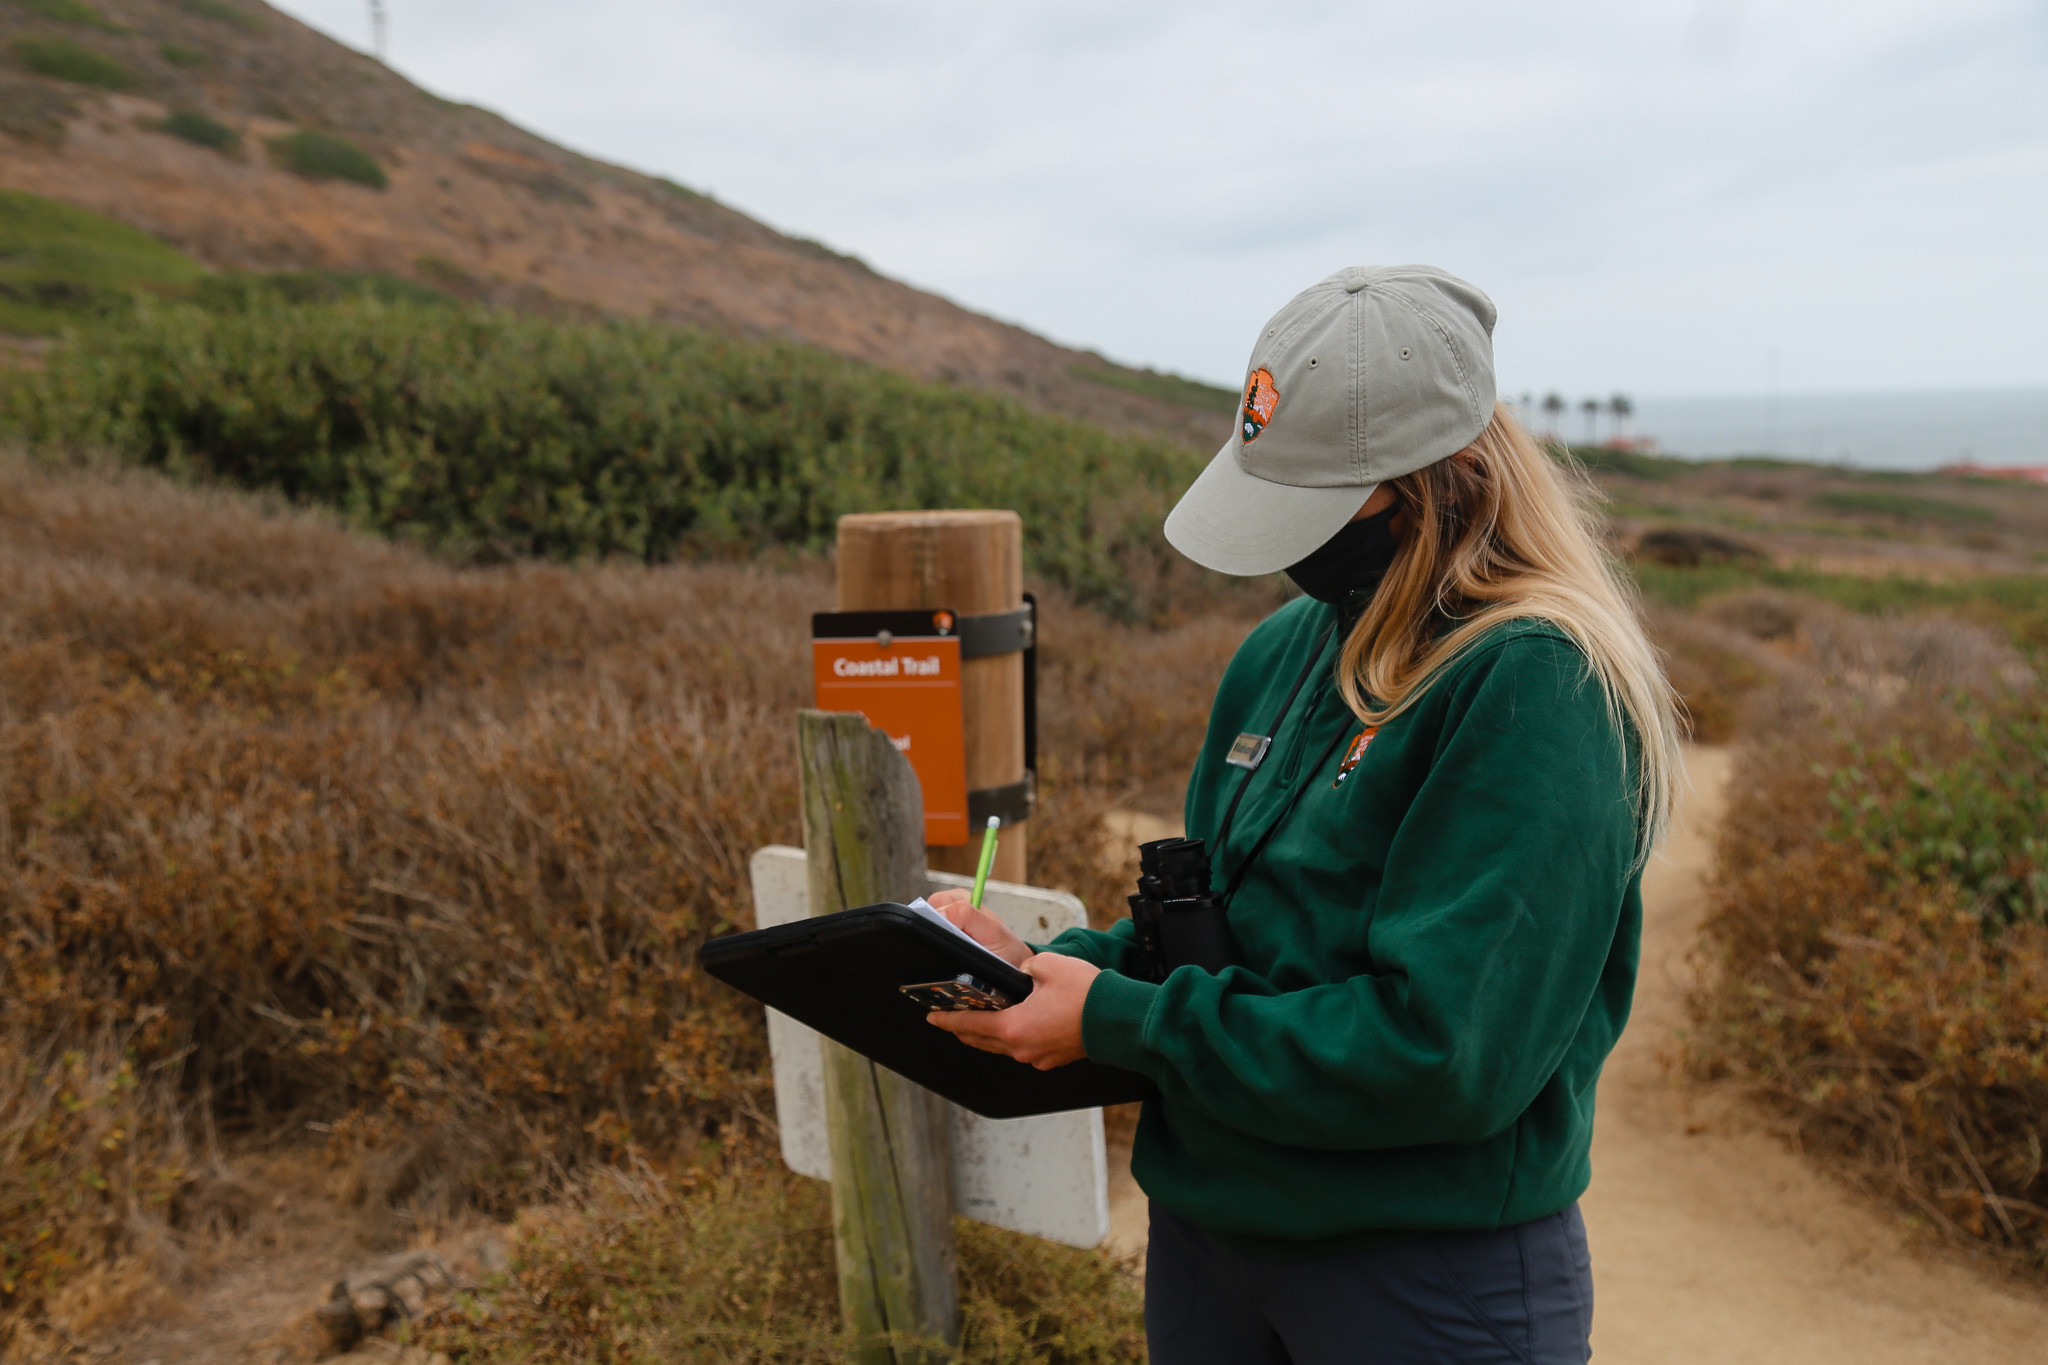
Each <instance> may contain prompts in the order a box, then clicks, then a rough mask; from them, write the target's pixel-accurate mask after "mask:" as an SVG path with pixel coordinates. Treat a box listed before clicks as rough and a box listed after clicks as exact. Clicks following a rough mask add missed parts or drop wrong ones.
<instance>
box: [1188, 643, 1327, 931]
mask: <svg viewBox="0 0 2048 1365" xmlns="http://www.w3.org/2000/svg"><path fill="white" fill-rule="evenodd" d="M1336 633H1337V623H1336V622H1335V621H1332V622H1331V623H1330V624H1329V626H1328V628H1327V629H1325V630H1324V631H1323V634H1322V638H1320V639H1318V640H1317V641H1316V647H1315V648H1314V649H1312V650H1310V651H1309V656H1308V664H1307V666H1306V667H1304V668H1303V669H1302V670H1301V676H1300V677H1298V678H1296V679H1295V680H1294V686H1292V687H1290V688H1288V689H1287V700H1286V701H1283V702H1281V703H1280V714H1279V715H1277V716H1275V717H1273V724H1272V725H1271V726H1270V727H1269V728H1268V729H1267V731H1266V733H1267V734H1268V735H1271V736H1272V737H1273V738H1274V739H1276V740H1277V739H1278V738H1279V737H1280V727H1281V726H1282V725H1285V724H1286V723H1287V713H1288V712H1289V711H1291V710H1293V709H1294V699H1295V698H1296V697H1298V696H1300V695H1301V688H1302V684H1304V683H1306V682H1307V681H1308V679H1309V674H1311V673H1313V672H1315V671H1316V665H1317V664H1319V663H1321V662H1322V659H1323V650H1324V649H1325V648H1326V647H1327V646H1328V645H1329V643H1330V637H1331V636H1333V635H1335V634H1336ZM1340 733H1341V732H1340ZM1324 757H1328V755H1325V756H1324ZM1263 766H1265V765H1264V764H1261V765H1260V767H1263ZM1322 766H1323V760H1322V759H1321V758H1319V759H1317V760H1316V762H1315V767H1314V768H1311V769H1309V771H1310V772H1314V771H1315V768H1320V767H1322ZM1258 775H1259V770H1258V768H1252V769H1249V770H1247V771H1246V773H1245V775H1244V776H1243V777H1242V778H1241V779H1239V781H1238V784H1237V790H1236V791H1235V792H1233V793H1232V794H1231V797H1230V804H1229V806H1227V807H1225V808H1224V811H1223V823H1222V824H1221V825H1220V826H1218V828H1217V831H1216V842H1215V844H1214V845H1213V847H1214V848H1215V850H1216V858H1217V861H1219V862H1220V861H1222V859H1223V849H1224V843H1225V841H1227V840H1228V839H1229V838H1230V827H1231V825H1232V823H1233V822H1235V821H1236V819H1237V808H1238V805H1239V804H1240V803H1241V802H1242V801H1243V800H1244V794H1245V792H1246V791H1247V790H1249V789H1250V787H1251V785H1252V779H1253V778H1255V777H1257V776H1258ZM1306 785H1307V784H1306V783H1304V784H1303V786H1304V787H1306ZM1300 795H1301V793H1300V792H1298V791H1297V792H1296V793H1295V799H1299V798H1300ZM1293 809H1294V800H1289V801H1288V803H1287V807H1286V809H1285V810H1282V811H1281V812H1280V819H1281V820H1285V819H1286V818H1287V815H1288V812H1289V811H1292V810H1293ZM1279 827H1280V826H1279V821H1275V822H1274V823H1273V825H1272V826H1271V827H1270V828H1268V829H1267V830H1266V832H1265V833H1264V834H1262V835H1260V836H1259V841H1258V843H1257V844H1256V845H1254V846H1253V848H1252V852H1251V856H1250V857H1248V858H1246V859H1245V860H1244V863H1243V864H1242V865H1241V866H1240V867H1239V868H1238V870H1237V874H1236V875H1235V876H1233V877H1232V878H1231V879H1230V889H1229V890H1227V891H1225V892H1224V893H1223V900H1224V903H1225V904H1226V905H1227V904H1229V902H1230V897H1231V896H1232V895H1234V894H1235V893H1236V891H1237V888H1238V885H1239V883H1241V882H1242V881H1243V880H1244V874H1245V872H1246V871H1247V870H1249V869H1250V867H1251V865H1252V863H1253V862H1255V861H1256V860H1257V859H1258V856H1259V853H1260V851H1261V850H1262V849H1264V848H1265V846H1266V841H1267V840H1268V839H1270V838H1272V837H1273V831H1274V830H1275V829H1278V828H1279Z"/></svg>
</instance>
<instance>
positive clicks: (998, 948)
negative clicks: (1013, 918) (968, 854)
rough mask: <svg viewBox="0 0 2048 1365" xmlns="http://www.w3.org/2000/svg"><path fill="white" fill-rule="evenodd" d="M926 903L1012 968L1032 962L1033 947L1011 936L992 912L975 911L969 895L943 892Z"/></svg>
mask: <svg viewBox="0 0 2048 1365" xmlns="http://www.w3.org/2000/svg"><path fill="white" fill-rule="evenodd" d="M925 899H926V900H927V901H928V902H929V903H930V905H931V907H932V909H934V910H936V911H938V912H939V913H940V914H942V915H944V916H945V917H946V918H947V919H949V920H951V921H952V922H953V924H954V926H955V927H957V928H959V929H961V930H963V931H964V932H965V933H966V935H967V937H969V938H971V939H973V940H974V941H975V942H976V943H979V944H980V945H981V946H982V947H984V948H986V949H988V950H989V951H990V952H992V953H994V954H995V955H996V956H997V957H999V958H1001V959H1002V960H1003V961H1005V962H1007V963H1009V964H1010V965H1011V966H1012V967H1022V966H1023V965H1024V964H1025V963H1027V962H1029V961H1030V960H1031V955H1032V954H1031V945H1030V944H1028V943H1026V942H1025V941H1024V940H1023V939H1021V938H1018V937H1017V936H1016V935H1015V934H1013V933H1011V932H1010V926H1009V925H1007V924H1004V923H1003V922H1002V921H1001V920H999V919H997V918H996V917H995V916H994V915H993V914H991V913H990V912H989V911H987V910H977V909H975V908H974V905H973V897H972V896H970V895H969V894H968V893H967V892H966V891H963V890H961V889H959V888H958V887H948V888H947V889H946V890H944V891H936V892H933V893H932V894H931V895H930V896H927V897H926V898H925Z"/></svg>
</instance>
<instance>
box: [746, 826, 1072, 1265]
mask: <svg viewBox="0 0 2048 1365" xmlns="http://www.w3.org/2000/svg"><path fill="white" fill-rule="evenodd" d="M752 868H753V881H754V924H755V927H757V928H761V929H766V928H768V927H769V926H771V925H776V924H787V923H789V922H790V921H791V920H799V919H803V918H804V917H806V916H807V915H809V914H810V912H811V907H810V892H809V888H808V886H807V885H806V883H805V880H804V851H803V850H802V849H800V848H791V847H789V846H788V845H786V844H770V845H769V846H768V847H767V848H764V849H762V850H761V851H760V852H758V853H756V854H755V855H754V859H753V864H752ZM930 877H931V888H930V889H931V890H933V891H937V890H941V889H943V888H945V887H949V886H962V887H964V886H972V885H973V878H971V877H961V876H956V875H955V874H953V873H950V872H934V873H931V874H930ZM982 905H983V906H984V907H985V908H986V909H988V910H991V911H993V912H995V914H996V915H997V916H998V917H999V918H1001V920H1002V921H1003V923H1005V924H1007V925H1009V926H1010V928H1011V929H1012V930H1014V931H1015V932H1016V933H1017V934H1018V935H1019V936H1021V937H1022V938H1025V939H1027V940H1029V941H1031V942H1034V943H1044V942H1045V941H1046V940H1047V939H1050V938H1052V937H1054V936H1055V935H1057V934H1059V933H1060V932H1061V931H1063V930H1066V929H1071V928H1075V927H1077V926H1079V925H1084V924H1086V923H1087V922H1088V915H1087V911H1086V910H1084V909H1083V908H1082V905H1081V902H1080V901H1079V900H1076V899H1075V898H1074V897H1072V896H1070V895H1068V894H1066V893H1065V892H1063V891H1047V890H1044V889H1043V888H1041V887H1036V886H1017V885H1015V884H1013V883H1010V882H990V883H989V884H988V890H987V891H986V893H984V895H983V897H982ZM962 1046H963V1047H964V1046H965V1044H962ZM768 1049H769V1051H770V1052H771V1053H772V1054H773V1056H774V1058H775V1117H776V1122H777V1124H778V1125H779V1126H780V1127H781V1129H782V1159H783V1160H784V1161H786V1162H788V1163H789V1168H790V1169H791V1170H793V1171H795V1172H797V1173H798V1174H799V1175H807V1176H811V1177H813V1178H815V1179H818V1180H830V1179H831V1178H832V1152H831V1148H830V1147H829V1146H828V1145H827V1142H826V1137H825V1063H824V1058H823V1056H822V1054H821V1053H820V1052H819V1050H818V1035H817V1034H816V1033H814V1032H813V1031H812V1030H811V1029H810V1028H809V1027H807V1026H806V1025H803V1024H799V1023H798V1022H797V1021H796V1020H794V1019H792V1018H790V1017H789V1016H788V1015H786V1014H783V1013H781V1012H780V1011H778V1010H772V1009H771V1010H769V1011H768ZM953 1207H954V1208H956V1209H958V1210H959V1211H960V1212H961V1213H962V1214H963V1215H965V1216H966V1217H969V1218H973V1219H976V1220H978V1221H980V1222H983V1223H993V1224H995V1225H996V1226H997V1227H999V1228H1009V1229H1011V1230H1012V1231H1015V1232H1028V1233H1030V1234H1031V1235H1032V1236H1034V1237H1044V1238H1047V1239H1048V1240H1050V1241H1054V1242H1065V1243H1066V1244H1067V1245H1068V1246H1077V1247H1092V1246H1096V1245H1099V1244H1100V1243H1101V1241H1102V1239H1103V1238H1104V1237H1106V1236H1107V1235H1108V1234H1109V1157H1108V1153H1107V1152H1106V1151H1105V1149H1104V1147H1103V1140H1102V1111H1101V1110H1100V1109H1080V1110H1074V1111H1072V1112H1069V1113H1065V1114H1040V1115H1036V1116H1034V1117H1032V1118H1028V1119H985V1118H983V1117H981V1116H980V1115H979V1114H970V1113H968V1112H967V1111H966V1110H965V1109H961V1108H959V1107H958V1106H954V1107H953Z"/></svg>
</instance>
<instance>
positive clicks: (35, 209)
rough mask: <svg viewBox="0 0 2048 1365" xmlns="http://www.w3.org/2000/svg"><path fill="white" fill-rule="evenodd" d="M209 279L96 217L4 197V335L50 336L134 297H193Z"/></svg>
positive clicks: (24, 197) (0, 218)
mask: <svg viewBox="0 0 2048 1365" xmlns="http://www.w3.org/2000/svg"><path fill="white" fill-rule="evenodd" d="M205 275H206V271H205V269H204V268H203V267H201V266H200V265H199V263H198V262H197V261H194V260H192V259H191V258H190V257H188V256H186V255H184V254H182V253H180V252H178V251H176V250H173V249H172V248H170V247H168V246H165V245H164V244H163V243H162V242H159V241H157V240H156V239H155V238H154V237H151V236H149V235H148V234H147V233H144V232H138V231H136V230H135V229H134V228H132V227H129V226H128V225H127V224H125V223H117V222H115V221H114V220H113V219H111V218H103V217H101V216H100V215H99V214H97V213H91V212H88V211H87V210H85V209H81V208H75V207H73V206H72V205H70V204H59V203H57V202H55V201H54V200H50V199H43V198H40V197H38V196H36V195H33V194H23V193H21V192H20V191H17V190H0V331H12V332H29V333H47V332H53V331H55V330H57V329H58V328H59V327H61V326H63V325H64V324H65V323H66V322H67V321H75V320H77V319H79V318H81V317H88V316H92V315H95V314H98V313H102V312H105V311H107V310H108V309H121V308H124V307H126V306H128V304H129V300H130V299H131V298H132V296H133V295H134V293H135V292H136V291H137V290H144V291H148V292H151V293H159V294H179V293H185V292H188V291H190V290H191V289H192V288H193V287H194V286H195V285H197V284H198V283H199V282H200V280H202V279H203V278H205Z"/></svg>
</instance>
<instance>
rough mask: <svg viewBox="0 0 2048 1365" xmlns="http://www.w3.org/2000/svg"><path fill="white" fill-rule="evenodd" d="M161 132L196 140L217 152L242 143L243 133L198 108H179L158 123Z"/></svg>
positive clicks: (188, 140)
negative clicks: (208, 115) (209, 116)
mask: <svg viewBox="0 0 2048 1365" xmlns="http://www.w3.org/2000/svg"><path fill="white" fill-rule="evenodd" d="M157 129H158V130H159V131H160V132H166V133H169V134H170V135H171V136H172V137H181V138H183V139H185V141H187V142H196V143H198V144H199V145H200V146H201V147H211V148H213V149H214V150H215V151H217V152H226V151H232V150H233V149H235V148H236V147H239V146H241V145H242V135H241V134H240V133H238V132H236V131H235V130H234V129H232V128H230V127H228V126H227V125H226V124H225V123H222V122H221V121H220V120H218V119H213V118H208V117H207V116H206V115H205V114H202V113H200V112H199V111H198V110H196V109H179V110H176V111H174V112H173V113H172V114H171V116H170V117H169V118H166V119H165V120H164V121H163V122H162V123H159V124H157Z"/></svg>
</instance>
